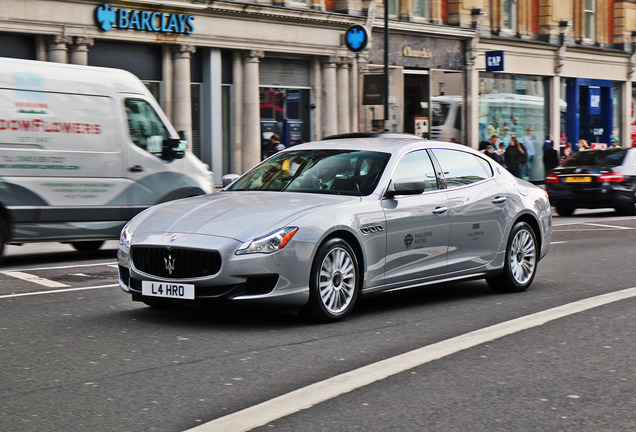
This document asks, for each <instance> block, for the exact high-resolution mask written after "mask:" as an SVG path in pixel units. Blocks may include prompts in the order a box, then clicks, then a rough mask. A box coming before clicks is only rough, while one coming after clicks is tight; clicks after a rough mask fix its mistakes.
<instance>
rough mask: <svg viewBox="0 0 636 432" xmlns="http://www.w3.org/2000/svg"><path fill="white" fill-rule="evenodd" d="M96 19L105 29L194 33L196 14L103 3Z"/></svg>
mask: <svg viewBox="0 0 636 432" xmlns="http://www.w3.org/2000/svg"><path fill="white" fill-rule="evenodd" d="M95 20H96V21H97V25H98V26H99V28H101V29H102V30H103V31H108V30H110V29H111V28H113V27H117V28H118V29H121V30H126V29H130V30H139V31H149V32H157V33H179V34H192V33H194V16H193V15H183V14H166V13H163V12H149V11H138V10H128V9H114V8H111V7H110V6H108V5H107V4H103V5H101V6H100V7H98V8H97V9H95Z"/></svg>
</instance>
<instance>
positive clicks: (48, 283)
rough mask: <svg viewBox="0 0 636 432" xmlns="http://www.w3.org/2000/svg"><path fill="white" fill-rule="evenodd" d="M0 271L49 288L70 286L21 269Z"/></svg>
mask: <svg viewBox="0 0 636 432" xmlns="http://www.w3.org/2000/svg"><path fill="white" fill-rule="evenodd" d="M0 273H2V274H4V275H7V276H11V277H14V278H17V279H22V280H25V281H27V282H33V283H36V284H38V285H44V286H45V287H49V288H63V287H67V286H70V285H66V284H63V283H61V282H55V281H52V280H49V279H44V278H41V277H40V276H36V275H32V274H30V273H24V272H21V271H12V270H7V271H2V272H0Z"/></svg>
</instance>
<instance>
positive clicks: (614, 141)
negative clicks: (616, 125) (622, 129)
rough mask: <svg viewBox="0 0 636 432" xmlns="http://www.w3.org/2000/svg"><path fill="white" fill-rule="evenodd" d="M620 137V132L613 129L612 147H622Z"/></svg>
mask: <svg viewBox="0 0 636 432" xmlns="http://www.w3.org/2000/svg"><path fill="white" fill-rule="evenodd" d="M619 141H620V140H619V139H618V133H617V132H616V131H612V137H611V138H610V147H620V146H621V143H620V142H619Z"/></svg>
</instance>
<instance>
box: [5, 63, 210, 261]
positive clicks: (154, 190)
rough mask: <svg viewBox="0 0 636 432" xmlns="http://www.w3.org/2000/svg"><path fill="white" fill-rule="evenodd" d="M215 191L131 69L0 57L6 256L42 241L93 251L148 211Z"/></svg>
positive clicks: (206, 172)
mask: <svg viewBox="0 0 636 432" xmlns="http://www.w3.org/2000/svg"><path fill="white" fill-rule="evenodd" d="M212 189H213V178H212V173H211V172H210V171H209V168H208V167H207V165H205V164H203V163H202V162H201V161H200V160H199V159H197V158H196V157H195V156H194V155H193V154H192V153H191V152H190V151H188V150H187V149H186V143H185V141H182V140H180V139H179V135H178V134H177V132H176V131H175V129H174V127H173V126H172V125H171V124H170V122H169V121H168V119H167V118H166V116H165V114H164V113H163V111H162V110H161V108H160V107H159V105H158V104H157V102H156V101H155V99H154V98H153V97H152V95H151V94H150V92H149V91H148V90H147V88H146V87H145V85H144V84H143V83H142V82H141V81H140V80H139V79H137V77H135V76H134V75H132V74H131V73H129V72H126V71H122V70H117V69H107V68H97V67H86V66H76V65H67V64H60V63H50V62H38V61H30V60H16V59H7V58H0V254H1V253H2V249H3V248H4V244H5V243H10V244H21V243H26V242H40V241H59V242H66V243H70V244H71V245H73V247H75V248H76V249H77V250H95V249H98V248H99V247H100V246H101V245H102V243H103V242H104V240H109V239H117V238H119V233H120V231H121V229H122V227H123V226H124V224H125V223H126V222H127V221H128V220H129V219H131V218H132V217H133V216H134V215H136V214H137V213H139V212H140V211H142V210H143V209H145V208H147V207H149V206H151V205H153V204H157V203H160V202H164V201H169V200H173V199H177V198H184V197H189V196H194V195H200V194H205V193H210V192H212Z"/></svg>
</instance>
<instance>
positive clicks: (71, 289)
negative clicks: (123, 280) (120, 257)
mask: <svg viewBox="0 0 636 432" xmlns="http://www.w3.org/2000/svg"><path fill="white" fill-rule="evenodd" d="M67 286H68V285H67ZM117 286H119V284H116V283H115V284H108V285H98V286H90V287H78V288H67V289H59V290H49V291H36V292H28V293H19V294H6V295H0V299H6V298H15V297H26V296H34V295H42V294H58V293H65V292H71V291H82V290H92V289H100V288H113V287H117Z"/></svg>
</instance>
